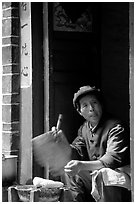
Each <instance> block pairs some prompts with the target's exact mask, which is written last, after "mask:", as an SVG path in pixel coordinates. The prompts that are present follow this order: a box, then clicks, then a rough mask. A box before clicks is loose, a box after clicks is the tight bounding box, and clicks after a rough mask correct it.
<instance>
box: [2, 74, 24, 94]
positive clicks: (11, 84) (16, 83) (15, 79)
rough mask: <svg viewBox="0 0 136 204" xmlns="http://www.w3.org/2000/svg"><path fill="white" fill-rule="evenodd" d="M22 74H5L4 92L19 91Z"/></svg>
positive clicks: (3, 79) (3, 80)
mask: <svg viewBox="0 0 136 204" xmlns="http://www.w3.org/2000/svg"><path fill="white" fill-rule="evenodd" d="M19 90H20V76H19V75H3V76H2V93H3V94H6V93H12V92H13V93H14V92H15V93H19Z"/></svg>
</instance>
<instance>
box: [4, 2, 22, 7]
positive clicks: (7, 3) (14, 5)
mask: <svg viewBox="0 0 136 204" xmlns="http://www.w3.org/2000/svg"><path fill="white" fill-rule="evenodd" d="M10 7H14V8H18V7H19V2H2V9H7V8H10Z"/></svg>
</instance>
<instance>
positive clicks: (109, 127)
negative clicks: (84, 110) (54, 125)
mask: <svg viewBox="0 0 136 204" xmlns="http://www.w3.org/2000/svg"><path fill="white" fill-rule="evenodd" d="M129 143H130V137H129V132H127V130H126V129H125V127H124V125H123V124H122V123H121V122H120V121H119V120H116V119H113V118H110V117H109V116H103V117H102V119H101V120H100V122H99V124H98V125H97V126H96V127H95V128H94V129H93V131H92V130H91V129H90V128H89V124H88V122H87V121H86V122H84V124H83V125H82V126H81V127H80V129H79V131H78V136H77V138H76V139H75V140H74V141H73V143H72V144H71V147H72V159H79V160H86V161H87V160H90V161H91V160H100V161H101V162H102V163H103V165H104V166H105V167H109V168H112V169H115V168H119V167H122V166H125V165H127V164H130V149H129Z"/></svg>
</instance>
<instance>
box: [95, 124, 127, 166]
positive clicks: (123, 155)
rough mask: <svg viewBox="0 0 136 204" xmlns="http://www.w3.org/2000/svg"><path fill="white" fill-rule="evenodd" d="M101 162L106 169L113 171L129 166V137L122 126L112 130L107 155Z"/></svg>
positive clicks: (116, 126)
mask: <svg viewBox="0 0 136 204" xmlns="http://www.w3.org/2000/svg"><path fill="white" fill-rule="evenodd" d="M99 160H100V161H101V162H102V163H103V165H104V166H105V167H109V168H113V169H115V168H118V167H121V166H124V165H127V164H129V162H130V152H129V135H128V134H127V132H126V131H125V129H124V127H123V126H122V125H121V124H116V125H115V126H114V127H113V128H111V129H110V131H109V133H108V141H107V149H106V153H105V154H104V155H103V156H102V157H101V158H100V159H99Z"/></svg>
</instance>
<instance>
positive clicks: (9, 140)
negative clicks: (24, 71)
mask: <svg viewBox="0 0 136 204" xmlns="http://www.w3.org/2000/svg"><path fill="white" fill-rule="evenodd" d="M2 12H3V13H2V151H3V152H4V153H5V154H12V153H14V154H15V152H16V151H17V150H18V147H19V144H18V142H19V126H20V124H19V117H20V116H19V101H20V65H19V58H20V57H19V56H20V53H19V52H20V49H19V33H20V27H19V21H20V20H19V3H16V2H3V3H2Z"/></svg>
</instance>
